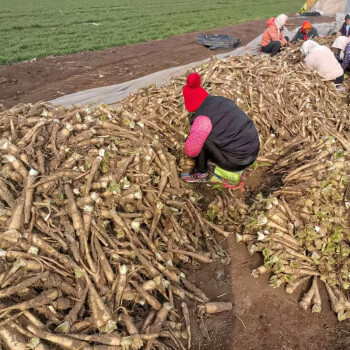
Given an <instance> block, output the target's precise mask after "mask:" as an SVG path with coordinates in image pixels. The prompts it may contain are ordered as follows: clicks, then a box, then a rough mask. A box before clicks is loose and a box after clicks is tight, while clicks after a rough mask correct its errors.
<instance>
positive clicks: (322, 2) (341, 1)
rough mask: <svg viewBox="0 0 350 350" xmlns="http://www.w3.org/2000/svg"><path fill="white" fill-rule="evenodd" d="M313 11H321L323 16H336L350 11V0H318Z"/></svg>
mask: <svg viewBox="0 0 350 350" xmlns="http://www.w3.org/2000/svg"><path fill="white" fill-rule="evenodd" d="M311 11H321V12H322V14H323V15H335V14H337V13H348V12H349V11H350V0H318V1H317V3H316V4H315V5H314V6H313V7H312V8H311Z"/></svg>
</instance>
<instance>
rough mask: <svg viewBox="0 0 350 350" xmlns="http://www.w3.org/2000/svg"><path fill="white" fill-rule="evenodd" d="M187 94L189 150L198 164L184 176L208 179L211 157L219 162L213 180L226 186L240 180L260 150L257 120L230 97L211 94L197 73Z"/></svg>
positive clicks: (185, 95)
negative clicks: (189, 127) (189, 126)
mask: <svg viewBox="0 0 350 350" xmlns="http://www.w3.org/2000/svg"><path fill="white" fill-rule="evenodd" d="M183 96H184V100H185V107H186V109H187V110H188V112H191V113H192V114H191V115H190V124H191V131H190V134H189V137H188V138H187V140H186V144H185V154H186V155H187V156H188V157H191V158H195V167H194V169H192V171H191V172H190V173H183V174H181V178H182V179H183V180H184V181H186V182H203V181H206V180H207V177H208V160H210V161H212V162H213V163H215V164H216V168H215V171H214V176H213V177H212V178H211V180H210V181H211V182H220V183H222V184H223V185H224V186H226V187H230V186H234V185H235V184H237V183H240V181H241V179H242V176H243V173H244V172H243V170H244V169H245V168H247V167H248V166H250V165H251V164H253V163H254V162H255V160H256V158H257V156H258V152H259V147H260V143H259V136H258V132H257V130H256V128H255V126H254V123H253V121H252V120H251V119H250V118H249V117H248V116H247V115H246V114H245V113H244V112H243V111H242V110H241V109H240V108H238V106H237V105H236V104H235V103H234V102H233V101H231V100H229V99H228V98H225V97H221V96H211V95H209V94H208V93H207V91H206V90H205V89H204V88H203V87H202V86H201V78H200V75H199V74H197V73H192V74H190V75H189V76H188V77H187V84H186V85H185V87H184V88H183Z"/></svg>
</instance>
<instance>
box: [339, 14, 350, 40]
mask: <svg viewBox="0 0 350 350" xmlns="http://www.w3.org/2000/svg"><path fill="white" fill-rule="evenodd" d="M337 36H350V15H349V14H347V15H346V16H345V21H344V23H343V25H342V26H341V28H340V29H339V32H338V33H337Z"/></svg>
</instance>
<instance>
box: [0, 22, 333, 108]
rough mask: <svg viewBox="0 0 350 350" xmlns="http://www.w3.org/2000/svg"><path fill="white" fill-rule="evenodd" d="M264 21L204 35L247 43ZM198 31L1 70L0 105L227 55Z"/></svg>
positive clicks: (55, 94)
mask: <svg viewBox="0 0 350 350" xmlns="http://www.w3.org/2000/svg"><path fill="white" fill-rule="evenodd" d="M304 20H305V19H303V18H297V17H295V16H294V17H293V16H291V18H290V20H289V23H288V28H290V29H292V28H295V27H296V26H298V25H301V24H302V22H303V21H304ZM332 20H333V18H327V17H314V18H310V19H309V21H310V22H312V23H319V22H327V21H332ZM265 22H266V20H258V21H251V22H246V23H241V24H236V25H234V26H229V27H224V28H219V29H213V30H210V31H206V33H208V32H210V33H216V34H228V35H232V36H236V37H238V38H240V39H241V41H242V45H245V44H247V43H248V42H250V41H251V40H253V39H254V38H255V37H257V36H258V35H259V34H261V33H262V32H263V30H264V29H265V28H266V24H265ZM199 33H200V32H194V33H188V34H185V35H180V36H175V37H171V38H169V39H164V40H156V41H150V42H147V43H141V44H136V45H129V46H124V47H115V48H111V49H108V50H104V51H93V52H81V53H77V54H72V55H66V56H58V57H46V58H40V59H37V60H35V61H33V60H32V61H28V62H21V63H17V64H13V65H9V66H0V103H2V104H4V105H5V106H6V107H8V108H9V107H12V106H13V105H15V104H17V103H19V102H26V103H28V102H31V103H35V102H37V101H40V100H45V101H47V100H51V99H54V98H57V97H60V96H62V95H66V94H71V93H74V92H77V91H81V90H86V89H90V88H95V87H100V86H106V85H112V84H118V83H122V82H125V81H128V80H132V79H136V78H139V77H142V76H145V75H147V74H150V73H153V72H157V71H159V70H162V69H167V68H170V67H175V66H181V65H184V64H187V63H191V62H195V61H197V60H201V59H205V58H207V57H210V56H211V55H214V54H217V53H220V52H225V51H220V52H218V51H215V52H213V51H210V50H208V49H207V48H205V47H204V46H201V45H198V44H196V42H195V39H196V36H197V35H198V34H199ZM227 51H230V50H226V52H227Z"/></svg>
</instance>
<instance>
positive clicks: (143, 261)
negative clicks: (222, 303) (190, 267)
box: [0, 103, 227, 349]
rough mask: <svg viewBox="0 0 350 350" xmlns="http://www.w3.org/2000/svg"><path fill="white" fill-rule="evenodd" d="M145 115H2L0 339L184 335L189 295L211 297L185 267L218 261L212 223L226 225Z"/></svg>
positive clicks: (37, 111) (136, 340)
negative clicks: (203, 206) (183, 176)
mask: <svg viewBox="0 0 350 350" xmlns="http://www.w3.org/2000/svg"><path fill="white" fill-rule="evenodd" d="M147 124H148V123H147V121H145V123H144V122H142V120H139V121H134V120H132V119H130V118H127V114H124V115H120V114H118V113H117V114H113V112H111V111H109V110H107V109H105V108H104V107H100V108H97V109H96V110H94V111H91V110H89V109H83V108H74V109H71V110H67V109H64V108H56V107H53V106H51V105H48V104H44V103H37V104H36V105H34V106H31V105H18V106H17V107H14V108H13V109H11V110H9V111H5V112H2V113H1V115H0V129H1V136H2V138H1V139H0V150H1V154H2V158H1V168H0V170H1V177H0V183H1V186H0V202H1V206H0V227H1V235H0V244H1V250H0V256H1V261H2V262H1V265H0V282H1V283H0V285H1V289H0V298H1V306H2V307H1V311H0V339H1V340H2V341H3V342H4V343H6V344H7V347H8V348H9V349H24V348H25V347H26V344H27V347H28V346H29V347H31V348H35V349H44V348H47V347H46V345H44V344H47V342H48V343H49V345H48V348H53V347H55V346H56V347H58V348H64V349H90V348H93V349H110V347H109V346H113V349H119V348H123V349H140V348H144V349H166V348H168V347H167V346H166V345H165V344H167V343H168V344H172V346H174V347H175V348H178V349H179V348H182V347H183V345H182V342H184V341H185V340H186V339H189V341H190V339H191V334H190V325H189V321H188V320H189V312H188V307H187V303H186V302H188V300H193V301H195V302H196V303H199V304H202V305H205V304H206V303H207V302H208V301H209V300H208V298H207V297H206V295H205V294H204V293H203V292H202V291H200V290H199V289H198V288H197V287H196V286H195V285H193V283H191V282H190V281H189V280H187V279H186V275H185V273H184V272H183V271H182V270H180V267H181V265H182V264H184V263H191V262H192V264H198V263H210V262H211V261H212V260H213V259H216V258H217V257H218V256H217V254H216V250H217V249H220V247H219V246H217V243H216V241H215V238H214V236H213V233H214V231H215V230H217V231H219V233H220V232H221V233H223V234H226V235H227V233H226V232H223V231H222V230H220V229H219V228H216V227H215V226H214V225H212V224H211V225H210V226H207V225H206V223H205V219H204V218H202V215H201V212H200V211H199V210H198V209H197V207H196V204H195V203H196V195H195V194H193V193H192V191H191V190H189V189H186V188H185V187H184V184H183V183H181V182H180V181H179V179H178V170H177V165H176V159H175V157H174V156H172V155H170V154H169V153H168V152H167V151H166V149H165V148H164V147H163V145H162V143H161V142H160V141H159V137H158V136H156V134H155V132H154V130H152V129H150V128H149V127H148V126H147ZM221 256H222V254H221ZM174 299H175V301H174ZM176 299H179V300H180V301H182V304H181V303H177V304H176ZM180 305H181V306H180ZM183 319H184V320H185V321H186V322H184V323H183V324H182V321H183ZM5 323H6V325H5ZM40 339H41V340H43V341H44V344H42V343H40V341H41V340H40ZM53 344H55V345H53ZM189 347H190V344H189Z"/></svg>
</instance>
